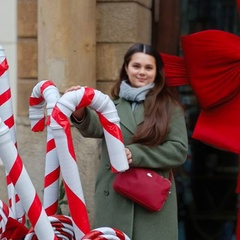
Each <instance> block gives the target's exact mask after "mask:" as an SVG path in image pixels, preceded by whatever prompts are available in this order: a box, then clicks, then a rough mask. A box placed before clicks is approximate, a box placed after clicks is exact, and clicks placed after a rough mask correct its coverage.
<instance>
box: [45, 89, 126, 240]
mask: <svg viewBox="0 0 240 240" xmlns="http://www.w3.org/2000/svg"><path fill="white" fill-rule="evenodd" d="M85 106H91V107H92V108H93V109H95V110H96V111H97V113H98V115H99V118H100V121H101V123H102V126H103V128H104V133H105V137H106V142H107V144H108V150H109V155H110V159H112V163H113V167H112V169H113V170H114V171H124V170H126V169H128V167H129V166H128V162H127V158H126V154H125V150H124V145H123V140H122V135H121V131H120V127H119V117H118V115H117V111H116V109H115V105H114V104H113V102H112V101H111V100H110V98H109V97H108V96H107V95H105V94H102V93H101V92H100V91H97V90H94V89H92V88H81V89H79V90H76V91H71V92H67V93H65V94H64V95H63V96H62V97H61V98H60V99H59V100H58V102H57V103H56V105H55V107H54V109H53V111H52V115H51V118H50V127H51V129H52V132H53V136H54V139H55V143H56V147H57V152H58V158H59V162H60V167H61V172H62V176H63V180H64V183H65V189H66V195H67V199H68V203H69V210H70V214H71V216H72V219H73V223H74V229H75V236H76V238H77V239H80V238H81V237H83V236H84V235H85V234H86V233H87V232H89V230H90V224H89V220H88V213H87V209H86V205H85V199H84V195H83V189H82V185H81V180H80V175H79V171H78V166H77V163H76V156H75V151H74V146H73V141H72V135H71V129H70V122H69V119H68V118H69V117H70V116H71V114H72V112H73V111H74V110H76V109H78V108H81V107H85ZM112 134H113V135H112ZM115 134H117V139H116V135H115ZM112 150H113V151H112ZM113 155H116V156H117V158H118V159H117V160H116V159H115V158H112V157H113ZM76 209H77V211H76Z"/></svg>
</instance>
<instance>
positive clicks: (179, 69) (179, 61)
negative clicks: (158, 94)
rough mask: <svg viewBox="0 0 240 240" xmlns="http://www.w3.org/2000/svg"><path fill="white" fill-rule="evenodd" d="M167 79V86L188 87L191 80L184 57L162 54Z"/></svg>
mask: <svg viewBox="0 0 240 240" xmlns="http://www.w3.org/2000/svg"><path fill="white" fill-rule="evenodd" d="M160 55H161V57H162V60H163V64H164V73H165V77H166V84H167V85H168V86H171V87H176V86H181V85H188V84H189V80H188V76H187V72H186V67H185V63H184V59H183V58H182V57H178V56H173V55H168V54H166V53H160Z"/></svg>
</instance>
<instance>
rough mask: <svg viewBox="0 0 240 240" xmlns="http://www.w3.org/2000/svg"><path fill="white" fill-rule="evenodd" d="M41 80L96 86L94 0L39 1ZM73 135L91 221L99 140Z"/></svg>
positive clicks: (61, 85) (63, 87) (63, 85)
mask: <svg viewBox="0 0 240 240" xmlns="http://www.w3.org/2000/svg"><path fill="white" fill-rule="evenodd" d="M44 79H49V80H52V81H53V82H54V83H55V84H56V86H57V88H58V89H59V91H60V92H61V93H63V92H64V91H65V90H66V89H67V88H68V87H70V86H72V85H82V86H89V87H93V88H96V0H85V1H79V0H71V1H67V0H51V1H49V0H38V81H41V80H44ZM72 134H73V135H72V136H73V141H74V146H75V153H76V160H77V163H78V165H79V172H80V178H81V183H82V186H83V191H84V198H85V201H86V205H87V209H88V212H89V219H90V223H91V224H92V223H93V221H94V219H93V216H94V214H93V213H94V204H93V202H94V183H95V176H96V170H97V163H98V157H99V153H98V141H97V140H96V139H84V138H83V137H82V136H81V135H80V133H79V132H78V131H77V130H76V128H72ZM93 149H94V150H93Z"/></svg>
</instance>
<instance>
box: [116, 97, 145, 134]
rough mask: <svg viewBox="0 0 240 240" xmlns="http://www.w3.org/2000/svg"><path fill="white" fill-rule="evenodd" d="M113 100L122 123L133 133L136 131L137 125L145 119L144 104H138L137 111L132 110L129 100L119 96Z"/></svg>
mask: <svg viewBox="0 0 240 240" xmlns="http://www.w3.org/2000/svg"><path fill="white" fill-rule="evenodd" d="M113 102H114V104H115V106H116V108H117V111H118V115H119V117H120V120H121V124H122V125H124V126H125V127H126V128H127V129H129V130H130V131H131V132H132V133H135V132H136V127H137V125H138V124H140V123H141V122H143V120H144V106H143V104H139V105H138V106H137V108H138V109H137V111H134V112H132V109H131V103H130V102H129V101H126V100H124V99H122V98H119V99H117V100H114V101H113Z"/></svg>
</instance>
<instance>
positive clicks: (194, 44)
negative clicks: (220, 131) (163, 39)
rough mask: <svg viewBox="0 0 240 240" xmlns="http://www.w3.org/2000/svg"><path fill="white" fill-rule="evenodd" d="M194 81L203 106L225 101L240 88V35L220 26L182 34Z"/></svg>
mask: <svg viewBox="0 0 240 240" xmlns="http://www.w3.org/2000/svg"><path fill="white" fill-rule="evenodd" d="M182 48H183V53H184V60H185V64H186V68H187V73H188V76H189V81H190V84H191V86H192V88H193V91H194V92H195V94H196V96H197V98H198V100H199V103H200V105H201V107H202V108H204V109H208V108H210V107H213V106H216V105H219V104H222V103H224V102H226V101H228V100H230V99H231V98H233V97H234V96H236V95H237V94H238V93H239V92H240V38H239V37H238V36H236V35H234V34H232V33H229V32H224V31H220V30H206V31H201V32H197V33H194V34H190V35H188V36H183V37H182Z"/></svg>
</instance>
